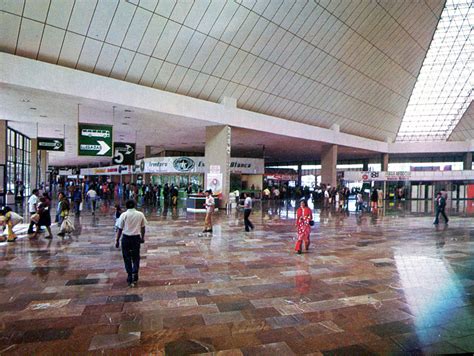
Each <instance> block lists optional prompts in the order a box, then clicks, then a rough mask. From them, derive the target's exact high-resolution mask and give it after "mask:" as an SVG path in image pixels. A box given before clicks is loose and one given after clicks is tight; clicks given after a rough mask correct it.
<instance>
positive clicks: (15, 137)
mask: <svg viewBox="0 0 474 356" xmlns="http://www.w3.org/2000/svg"><path fill="white" fill-rule="evenodd" d="M30 162H31V141H30V139H29V138H28V137H27V136H24V135H22V134H21V133H19V132H16V131H15V130H13V129H11V128H7V162H6V163H7V170H6V179H5V185H6V187H5V188H6V190H7V192H11V193H13V194H16V193H18V184H19V182H22V183H23V184H24V185H25V194H26V195H29V194H30V166H29V165H30Z"/></svg>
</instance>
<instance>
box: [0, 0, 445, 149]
mask: <svg viewBox="0 0 474 356" xmlns="http://www.w3.org/2000/svg"><path fill="white" fill-rule="evenodd" d="M443 4H444V0H424V1H393V0H378V1H373V0H361V1H347V0H330V1H329V0H325V1H323V0H321V1H303V0H301V1H300V0H235V1H230V0H229V1H224V0H217V1H208V0H199V1H187V0H182V1H174V0H160V1H158V0H129V1H123V0H122V1H119V0H107V1H96V0H90V1H73V0H26V1H25V0H4V1H1V2H0V7H1V8H0V10H1V11H2V12H1V20H0V33H2V36H1V37H0V50H1V51H4V52H8V53H13V54H16V55H19V56H25V57H29V58H34V59H37V60H40V61H45V62H49V63H54V64H58V65H61V66H66V67H70V68H75V69H78V70H82V71H87V72H92V73H95V74H99V75H103V76H108V77H112V78H116V79H121V80H125V81H128V82H132V83H137V84H141V85H144V86H149V87H154V88H157V89H162V90H166V91H170V92H174V93H180V94H184V95H188V96H192V97H196V98H200V99H204V100H210V101H214V102H217V101H219V99H220V98H221V97H223V96H230V97H234V98H236V99H237V100H238V106H239V107H240V108H243V109H247V110H252V111H256V112H261V113H265V114H269V115H274V116H278V117H282V118H286V119H288V120H293V121H297V122H302V123H307V124H311V125H316V126H321V127H326V128H327V127H330V126H331V125H332V124H339V125H340V128H341V131H343V132H347V133H352V134H356V135H360V136H364V137H369V138H373V139H379V140H385V139H386V138H390V139H394V138H395V136H396V134H397V131H398V128H399V126H400V122H401V119H402V117H403V114H404V111H405V108H406V106H407V103H408V100H409V98H410V95H411V92H412V90H413V87H414V84H415V81H416V78H417V75H418V72H419V70H420V67H421V65H422V62H423V59H424V57H425V55H426V52H427V50H428V47H429V44H430V41H431V38H432V36H433V33H434V30H435V28H436V25H437V23H438V20H439V16H440V14H441V11H442V9H443ZM52 79H58V80H60V78H52Z"/></svg>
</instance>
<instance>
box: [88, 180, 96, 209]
mask: <svg viewBox="0 0 474 356" xmlns="http://www.w3.org/2000/svg"><path fill="white" fill-rule="evenodd" d="M86 195H87V197H88V198H89V200H90V202H91V207H92V215H95V207H96V203H97V200H96V199H97V192H96V191H95V188H94V186H91V187H90V188H89V191H88V192H87V194H86Z"/></svg>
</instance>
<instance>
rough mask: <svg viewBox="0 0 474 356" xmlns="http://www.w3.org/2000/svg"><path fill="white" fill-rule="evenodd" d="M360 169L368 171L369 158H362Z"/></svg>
mask: <svg viewBox="0 0 474 356" xmlns="http://www.w3.org/2000/svg"><path fill="white" fill-rule="evenodd" d="M362 170H363V171H368V170H369V160H368V159H364V160H363V161H362Z"/></svg>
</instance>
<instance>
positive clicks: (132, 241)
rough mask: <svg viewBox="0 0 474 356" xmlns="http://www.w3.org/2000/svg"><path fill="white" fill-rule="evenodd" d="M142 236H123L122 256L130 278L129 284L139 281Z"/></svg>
mask: <svg viewBox="0 0 474 356" xmlns="http://www.w3.org/2000/svg"><path fill="white" fill-rule="evenodd" d="M140 242H141V239H140V235H131V236H129V235H122V255H123V262H124V263H125V270H126V271H127V274H128V277H127V282H128V283H132V282H137V281H138V270H139V269H140Z"/></svg>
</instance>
